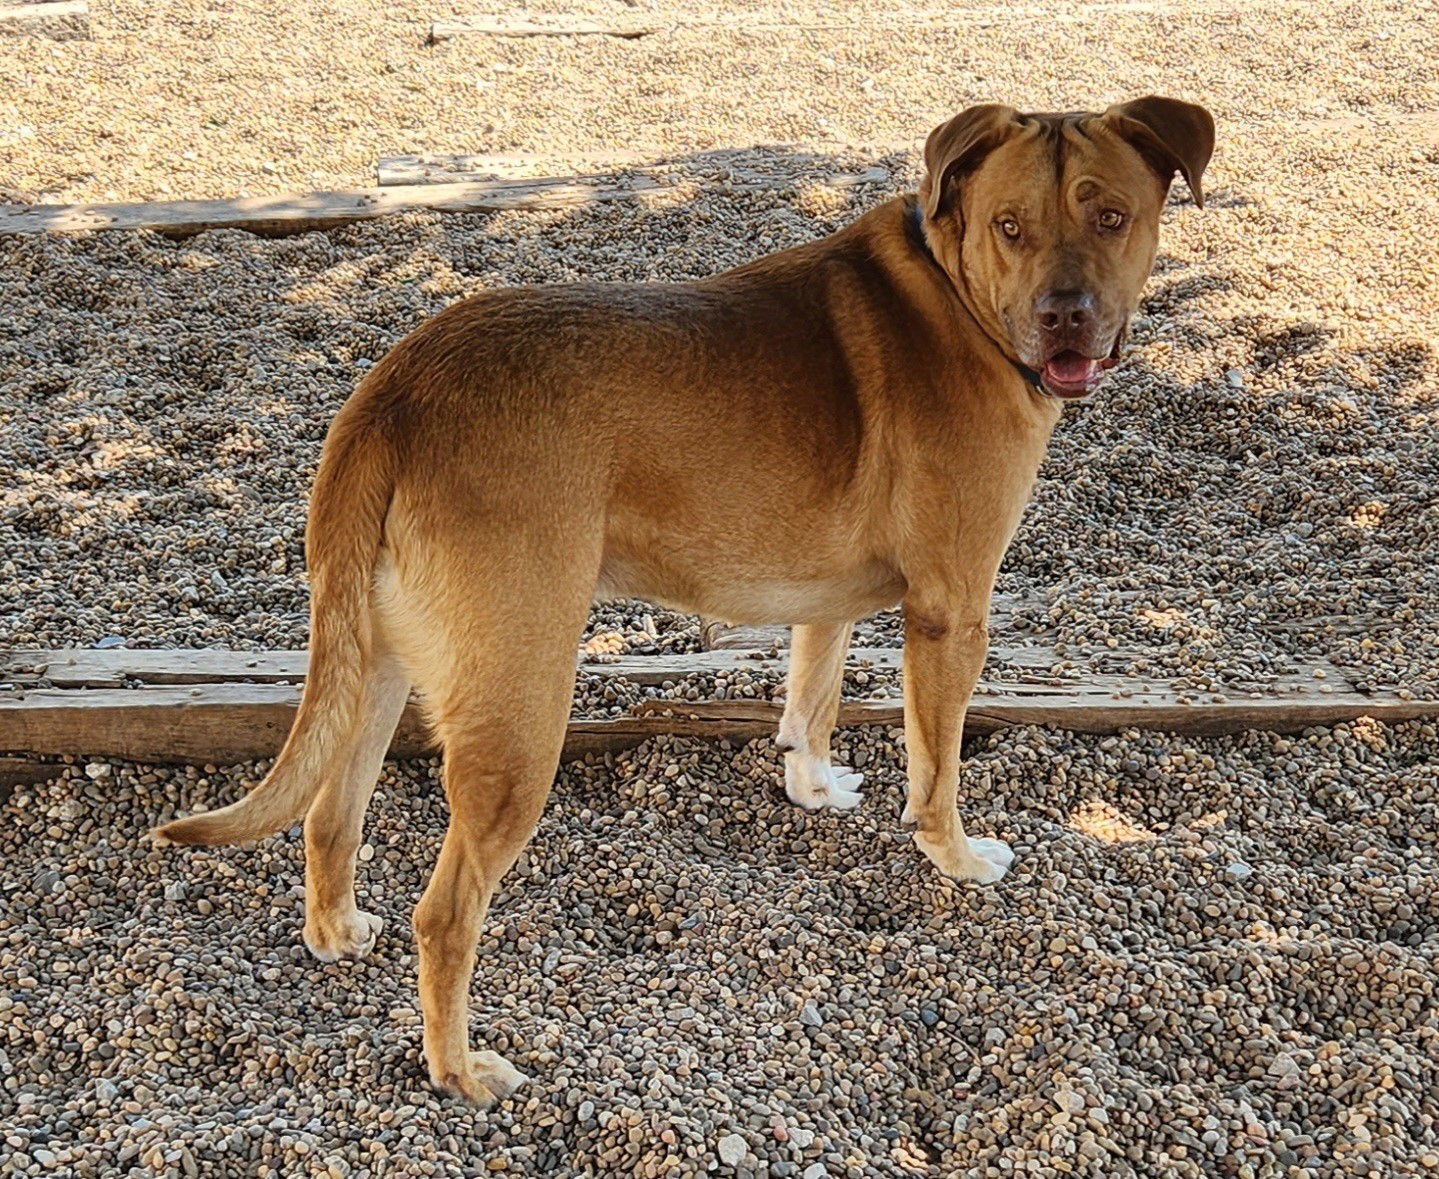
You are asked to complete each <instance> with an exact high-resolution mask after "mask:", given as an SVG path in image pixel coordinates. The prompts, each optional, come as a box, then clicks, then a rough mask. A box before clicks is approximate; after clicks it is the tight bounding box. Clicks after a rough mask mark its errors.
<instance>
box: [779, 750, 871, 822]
mask: <svg viewBox="0 0 1439 1179" xmlns="http://www.w3.org/2000/svg"><path fill="white" fill-rule="evenodd" d="M863 781H864V775H863V774H856V773H855V772H854V771H853V770H851V769H850V768H849V767H848V766H832V765H830V764H829V760H828V759H827V758H820V757H813V756H810V755H809V754H804V753H790V754H786V755H785V759H784V792H785V794H786V795H788V797H789V800H790V802H792V803H794V804H795V805H796V806H800V807H803V808H804V809H805V810H807V811H818V810H824V809H825V808H826V807H830V808H832V809H834V810H837V811H847V810H850V809H851V808H853V807H857V806H859V804H860V803H862V802H863V801H864V795H863V794H861V793H860V792H859V786H860V784H861V783H862V782H863Z"/></svg>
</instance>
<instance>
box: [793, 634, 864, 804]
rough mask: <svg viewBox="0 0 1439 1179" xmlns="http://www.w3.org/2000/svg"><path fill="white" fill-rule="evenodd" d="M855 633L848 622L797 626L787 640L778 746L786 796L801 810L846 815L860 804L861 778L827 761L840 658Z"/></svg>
mask: <svg viewBox="0 0 1439 1179" xmlns="http://www.w3.org/2000/svg"><path fill="white" fill-rule="evenodd" d="M853 630H854V627H853V626H852V625H851V624H850V623H847V622H846V623H840V624H835V625H830V624H811V625H804V626H796V627H795V628H794V632H793V637H792V638H791V641H790V657H789V689H788V694H787V696H786V698H785V706H784V716H783V717H782V718H781V719H780V723H779V745H780V747H781V748H782V749H784V750H785V755H784V789H785V793H786V794H787V795H789V799H790V801H791V802H793V803H796V804H797V805H799V806H802V807H804V808H805V810H820V809H822V808H824V807H834V808H835V809H837V810H848V809H849V808H850V807H855V806H858V805H859V804H860V803H861V802H862V801H864V796H863V795H862V794H860V793H859V790H858V787H859V784H860V783H861V782H862V781H863V780H864V777H863V775H862V774H856V773H855V772H854V771H853V770H851V769H850V768H849V767H848V766H833V765H830V761H829V742H830V736H831V734H832V733H833V732H834V724H835V720H836V719H837V718H838V716H839V696H840V687H841V685H842V683H843V681H844V657H845V655H846V653H847V652H848V651H849V638H850V633H851V632H852V631H853Z"/></svg>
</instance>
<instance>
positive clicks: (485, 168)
mask: <svg viewBox="0 0 1439 1179" xmlns="http://www.w3.org/2000/svg"><path fill="white" fill-rule="evenodd" d="M801 150H802V149H801ZM541 167H547V168H550V169H556V168H560V170H562V171H563V172H564V173H565V174H564V175H548V176H541V175H534V174H533V173H534V172H535V171H536V169H538V168H541ZM583 169H592V171H590V172H585V171H583ZM375 178H376V180H377V182H378V183H379V184H380V186H381V187H396V188H398V187H403V186H405V185H411V184H501V183H502V184H511V185H534V186H547V185H548V186H565V185H592V186H594V187H596V188H616V189H620V190H624V191H645V190H648V189H653V188H657V187H664V186H666V185H673V184H675V183H678V182H679V181H681V180H687V179H690V178H693V179H694V180H695V181H696V182H698V183H700V184H704V185H705V186H707V187H712V188H722V189H723V190H724V191H726V192H755V191H760V190H763V189H772V188H786V187H791V186H793V185H796V184H806V185H818V186H821V187H824V188H832V189H846V188H853V187H855V186H856V185H860V184H875V183H880V182H883V181H885V180H888V179H889V171H888V169H886V168H882V167H880V166H879V165H877V164H876V165H872V166H870V167H867V168H862V169H860V170H859V171H857V172H837V173H829V174H827V175H820V176H814V175H812V174H806V173H804V172H803V171H801V170H800V169H799V168H797V167H796V166H795V164H793V163H791V162H789V161H786V160H784V159H781V158H776V157H774V156H767V155H765V154H763V153H762V152H759V151H756V150H753V149H744V148H722V149H717V150H715V151H707V152H700V153H698V154H695V155H691V156H687V157H685V158H684V170H683V171H682V172H676V171H675V170H674V169H673V167H672V166H671V165H670V164H669V163H667V162H666V160H665V159H664V153H663V152H658V151H655V152H649V153H645V152H639V151H614V152H608V153H594V154H590V155H585V154H583V153H577V154H576V155H574V156H572V157H569V158H567V159H566V160H565V161H564V163H563V166H562V168H561V165H560V161H557V160H554V159H553V158H546V157H542V156H524V155H498V156H488V155H470V154H431V155H406V156H382V157H381V158H380V161H379V163H378V164H377V165H376V167H375Z"/></svg>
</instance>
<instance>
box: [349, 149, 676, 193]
mask: <svg viewBox="0 0 1439 1179" xmlns="http://www.w3.org/2000/svg"><path fill="white" fill-rule="evenodd" d="M661 155H662V153H660V152H658V151H652V152H642V151H628V150H622V149H615V150H612V151H604V152H575V153H570V154H567V155H566V156H565V158H564V161H563V163H561V161H559V160H557V159H556V158H555V157H554V156H545V155H540V154H538V153H536V152H503V153H499V154H494V155H484V154H476V153H473V152H422V153H419V154H416V155H404V156H381V157H380V161H379V163H378V164H376V165H375V183H376V184H379V185H380V186H381V187H385V188H391V187H394V186H396V185H401V184H449V183H454V182H457V181H474V180H524V179H529V180H537V179H554V177H555V174H556V173H561V172H563V173H578V172H579V171H580V170H581V169H593V170H596V171H600V170H605V169H608V170H610V171H612V172H613V171H623V170H624V169H626V168H636V167H641V166H643V165H645V164H654V163H655V162H656V161H657V160H658V159H659V158H660V156H661Z"/></svg>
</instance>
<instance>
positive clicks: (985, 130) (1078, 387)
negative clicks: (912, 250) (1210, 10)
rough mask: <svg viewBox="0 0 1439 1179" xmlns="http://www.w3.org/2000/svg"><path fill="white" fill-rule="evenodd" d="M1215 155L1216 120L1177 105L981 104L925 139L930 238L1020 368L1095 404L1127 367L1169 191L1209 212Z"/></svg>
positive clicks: (1058, 393) (1050, 388)
mask: <svg viewBox="0 0 1439 1179" xmlns="http://www.w3.org/2000/svg"><path fill="white" fill-rule="evenodd" d="M1213 150H1214V120H1213V119H1212V118H1211V117H1210V115H1209V112H1208V111H1206V110H1205V109H1204V108H1203V107H1200V106H1195V105H1193V104H1192V103H1188V102H1179V101H1177V100H1175V99H1172V98H1154V97H1150V98H1140V99H1137V100H1136V101H1134V102H1126V103H1123V104H1121V105H1119V106H1112V107H1110V108H1109V109H1108V110H1107V111H1105V112H1104V113H1103V114H1102V115H1095V114H1066V115H1023V114H1020V113H1019V112H1018V111H1016V110H1015V109H1013V108H1012V107H1007V106H976V107H971V108H970V109H969V110H967V111H964V112H963V113H962V114H959V115H956V116H955V117H954V118H952V119H950V120H949V122H947V123H945V124H944V125H942V126H940V127H937V128H935V130H934V131H933V132H932V133H931V134H930V136H929V140H928V142H927V143H926V144H925V153H924V154H925V165H926V169H927V174H926V176H925V179H924V183H923V185H922V187H921V188H920V194H919V200H920V208H921V210H922V211H923V213H924V227H925V236H926V239H927V240H928V242H929V245H930V248H931V250H932V251H933V253H934V255H935V257H936V258H937V259H938V261H939V263H940V265H941V266H943V267H944V268H945V269H946V270H947V271H948V272H949V274H950V277H951V278H952V279H953V280H954V282H955V285H956V286H957V287H958V288H959V290H960V292H961V294H962V295H963V296H964V298H965V302H966V303H967V304H968V306H969V308H970V310H971V312H973V314H974V315H975V316H976V317H977V318H978V319H979V321H980V324H981V326H982V327H983V328H984V330H985V331H986V332H987V333H988V334H989V335H990V336H991V337H992V338H993V339H994V341H995V342H996V343H997V344H998V345H999V346H1000V348H1001V349H1003V350H1004V352H1005V353H1006V354H1007V355H1008V356H1009V357H1010V359H1011V360H1016V361H1018V362H1019V363H1020V364H1022V365H1025V366H1027V367H1028V368H1031V369H1033V370H1035V371H1036V372H1037V373H1039V374H1040V377H1041V381H1042V383H1043V385H1044V388H1045V390H1046V391H1047V392H1048V393H1050V394H1051V395H1053V396H1055V397H1064V398H1077V397H1084V396H1087V395H1088V394H1089V393H1090V392H1092V391H1093V390H1094V388H1095V386H1096V385H1098V383H1099V381H1100V380H1101V378H1102V377H1103V375H1104V372H1105V370H1106V369H1109V368H1112V367H1113V366H1114V365H1115V364H1116V363H1117V362H1118V360H1119V356H1120V351H1121V349H1122V348H1123V346H1124V340H1125V335H1126V332H1127V328H1128V324H1129V319H1130V316H1132V315H1133V314H1134V309H1135V307H1136V306H1137V305H1138V303H1139V295H1140V291H1141V289H1142V288H1143V286H1144V281H1145V279H1146V278H1148V276H1149V271H1150V268H1151V267H1152V266H1153V265H1154V253H1155V249H1156V247H1157V246H1158V242H1159V213H1160V210H1161V208H1163V205H1164V201H1165V197H1166V195H1167V193H1168V192H1169V185H1170V182H1171V181H1172V180H1173V179H1174V175H1175V173H1176V172H1178V173H1180V174H1182V175H1183V176H1184V179H1185V181H1186V182H1187V183H1188V185H1189V191H1190V192H1191V193H1192V194H1193V196H1194V201H1195V203H1196V204H1198V205H1200V206H1202V205H1203V203H1204V197H1203V193H1202V191H1201V189H1200V177H1201V176H1202V175H1203V172H1204V167H1205V165H1206V164H1207V163H1208V162H1209V156H1210V153H1211V152H1212V151H1213Z"/></svg>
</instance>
